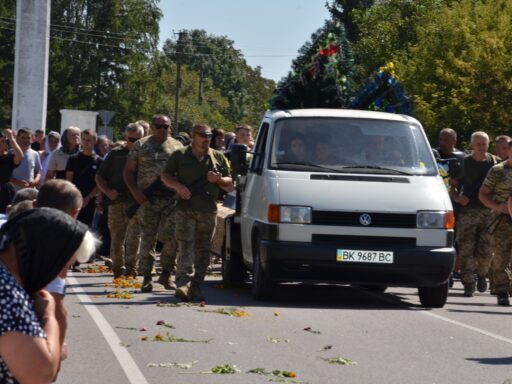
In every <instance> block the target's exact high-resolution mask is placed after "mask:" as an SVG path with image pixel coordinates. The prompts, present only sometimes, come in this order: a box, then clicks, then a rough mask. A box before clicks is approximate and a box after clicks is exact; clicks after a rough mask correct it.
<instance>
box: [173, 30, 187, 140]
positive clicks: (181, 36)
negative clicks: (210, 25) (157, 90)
mask: <svg viewBox="0 0 512 384" xmlns="http://www.w3.org/2000/svg"><path fill="white" fill-rule="evenodd" d="M186 37H187V32H184V31H181V32H179V33H178V43H177V46H176V66H177V68H176V97H175V108H176V109H175V110H174V121H175V122H174V124H175V126H176V132H177V131H178V130H179V129H178V113H179V104H180V88H181V50H182V49H183V42H184V40H185V38H186Z"/></svg>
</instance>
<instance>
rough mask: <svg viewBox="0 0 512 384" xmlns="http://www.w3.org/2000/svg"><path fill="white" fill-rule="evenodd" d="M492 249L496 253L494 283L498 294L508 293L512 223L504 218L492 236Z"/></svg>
mask: <svg viewBox="0 0 512 384" xmlns="http://www.w3.org/2000/svg"><path fill="white" fill-rule="evenodd" d="M491 247H492V251H493V252H494V258H493V269H492V270H491V274H492V281H493V283H494V290H495V292H496V293H499V292H507V293H509V291H510V288H511V276H510V272H511V271H510V267H511V264H512V222H511V220H510V218H509V217H505V216H503V218H502V219H500V222H499V224H498V225H497V226H496V227H495V228H494V231H493V232H492V235H491Z"/></svg>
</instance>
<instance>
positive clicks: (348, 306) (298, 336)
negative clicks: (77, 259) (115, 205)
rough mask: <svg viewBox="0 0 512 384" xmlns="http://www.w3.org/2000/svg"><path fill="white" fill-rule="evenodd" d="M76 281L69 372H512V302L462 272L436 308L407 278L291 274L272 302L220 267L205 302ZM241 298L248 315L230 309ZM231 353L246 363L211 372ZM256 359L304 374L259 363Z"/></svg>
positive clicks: (474, 378) (378, 376)
mask: <svg viewBox="0 0 512 384" xmlns="http://www.w3.org/2000/svg"><path fill="white" fill-rule="evenodd" d="M155 279H156V278H155ZM68 283H69V285H68V295H67V298H66V304H67V307H68V311H69V333H68V337H67V340H68V344H69V353H70V356H69V358H68V359H67V360H66V361H65V362H64V363H63V365H62V369H61V372H60V375H59V379H58V380H57V382H58V383H69V384H71V383H73V384H82V383H83V384H85V383H87V384H89V383H95V384H103V383H108V384H118V383H119V384H121V383H122V384H127V383H130V384H131V383H137V384H145V383H150V384H157V383H158V384H160V383H194V384H202V383H209V384H210V383H267V382H300V383H311V384H313V383H315V384H316V383H321V384H327V383H337V384H338V383H365V384H366V383H379V384H386V383H389V384H391V383H392V384H401V383H404V384H405V383H407V384H410V383H414V384H423V383H425V384H433V383H436V384H443V383H450V384H453V383H464V384H471V383H475V384H490V383H495V384H502V383H504V382H506V380H507V379H510V380H511V382H512V326H511V325H512V324H511V316H512V307H505V308H504V307H498V306H497V305H496V299H495V298H494V297H493V296H490V295H489V293H485V294H478V293H477V294H476V296H475V297H473V298H465V297H462V286H461V284H460V282H456V283H455V286H454V287H453V289H451V291H450V296H449V298H448V303H447V305H446V306H445V307H444V308H443V309H435V310H425V309H423V308H422V307H420V306H419V301H418V298H417V295H416V290H414V289H405V288H390V289H388V291H386V293H384V294H378V293H371V292H367V291H364V290H360V289H357V288H353V287H349V286H326V285H316V286H305V285H286V286H282V287H280V289H279V291H278V294H277V297H276V299H275V300H274V301H272V302H265V303H261V302H257V301H255V300H253V299H252V297H251V294H250V288H249V286H247V287H243V288H240V289H226V288H224V287H222V285H221V279H220V276H218V275H216V274H213V275H211V276H209V278H208V281H207V283H206V288H205V294H206V297H207V301H206V305H205V306H198V305H194V306H189V305H178V304H177V303H178V301H177V300H175V298H174V296H173V294H172V291H165V290H164V289H163V287H161V286H160V285H158V284H155V290H154V292H153V293H150V294H143V293H135V295H134V297H133V298H131V299H118V298H109V297H107V296H106V293H105V292H113V291H114V288H113V287H112V286H111V285H112V284H111V277H110V276H109V275H107V274H85V273H74V274H72V275H71V276H70V278H69V279H68ZM106 285H107V286H106ZM124 290H128V291H129V290H130V289H124ZM233 308H235V309H236V310H237V311H238V312H237V313H235V314H238V315H242V316H240V317H236V316H229V315H228V314H223V313H219V312H226V313H229V312H230V311H232V310H233ZM158 322H160V323H162V322H163V323H165V324H164V325H157V323H158ZM158 335H159V336H158ZM145 337H147V340H143V338H145ZM155 337H156V338H157V339H158V338H160V337H161V338H162V339H164V340H166V339H167V340H169V339H171V340H173V341H172V342H166V341H155ZM180 339H181V341H180ZM183 339H185V340H188V341H185V340H183ZM329 360H330V361H329ZM334 362H339V363H342V362H344V363H345V364H335V363H334ZM178 363H179V364H182V366H181V367H180V366H177V365H178ZM152 364H153V365H158V364H163V365H164V366H157V367H154V366H151V365H152ZM166 364H167V366H165V365H166ZM225 364H229V365H230V366H232V365H236V367H237V368H238V369H239V370H240V372H239V373H234V374H227V373H226V374H215V373H211V371H212V368H214V367H218V366H222V365H225ZM148 365H149V366H148ZM255 368H261V369H263V370H264V371H265V372H267V373H269V372H272V371H273V370H279V371H289V372H294V373H295V374H296V377H295V378H283V377H279V376H275V375H271V374H256V373H248V371H249V370H251V369H255ZM208 372H210V373H208Z"/></svg>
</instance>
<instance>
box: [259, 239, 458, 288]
mask: <svg viewBox="0 0 512 384" xmlns="http://www.w3.org/2000/svg"><path fill="white" fill-rule="evenodd" d="M260 241H261V245H260V253H261V254H260V257H261V263H262V267H263V269H264V270H265V272H266V273H267V274H268V276H269V277H270V278H271V279H272V280H273V281H279V282H285V281H299V282H331V283H334V282H337V283H347V284H362V285H385V286H410V287H422V286H437V285H441V284H443V283H445V282H446V281H447V280H448V278H449V276H450V273H451V272H452V270H453V266H454V263H455V249H454V248H453V247H436V248H432V247H408V248H407V247H400V248H390V247H385V248H384V249H382V248H381V249H374V247H365V248H359V249H361V250H384V251H392V252H393V254H394V260H393V263H392V264H381V263H359V262H338V261H336V254H337V247H336V245H333V244H325V243H317V244H316V243H301V242H284V241H276V240H260ZM351 249H358V248H356V247H351Z"/></svg>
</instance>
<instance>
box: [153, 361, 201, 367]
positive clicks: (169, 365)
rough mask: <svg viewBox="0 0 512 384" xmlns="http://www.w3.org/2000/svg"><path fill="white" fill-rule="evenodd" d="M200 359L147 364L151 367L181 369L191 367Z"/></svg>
mask: <svg viewBox="0 0 512 384" xmlns="http://www.w3.org/2000/svg"><path fill="white" fill-rule="evenodd" d="M198 362H199V360H194V361H189V362H187V363H176V362H170V363H149V364H148V365H147V366H148V367H149V368H180V369H191V368H192V367H193V366H194V365H196V364H197V363H198Z"/></svg>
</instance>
